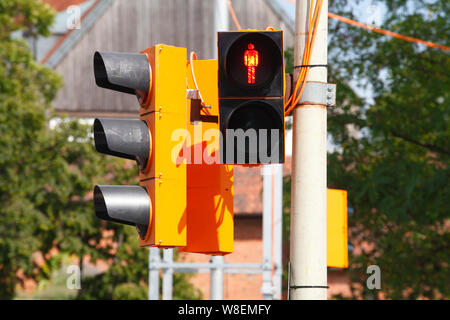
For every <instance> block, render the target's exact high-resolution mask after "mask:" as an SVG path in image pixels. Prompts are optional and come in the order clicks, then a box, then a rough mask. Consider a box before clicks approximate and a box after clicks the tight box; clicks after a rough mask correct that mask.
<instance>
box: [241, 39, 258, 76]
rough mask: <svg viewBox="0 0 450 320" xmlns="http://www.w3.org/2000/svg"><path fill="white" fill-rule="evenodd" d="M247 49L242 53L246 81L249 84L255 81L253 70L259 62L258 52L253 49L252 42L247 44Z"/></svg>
mask: <svg viewBox="0 0 450 320" xmlns="http://www.w3.org/2000/svg"><path fill="white" fill-rule="evenodd" d="M247 48H248V49H247V50H245V53H244V65H245V66H246V67H247V82H248V83H249V84H254V83H255V79H256V77H255V71H256V67H257V66H258V64H259V53H258V50H255V46H254V45H253V43H249V44H248V47H247Z"/></svg>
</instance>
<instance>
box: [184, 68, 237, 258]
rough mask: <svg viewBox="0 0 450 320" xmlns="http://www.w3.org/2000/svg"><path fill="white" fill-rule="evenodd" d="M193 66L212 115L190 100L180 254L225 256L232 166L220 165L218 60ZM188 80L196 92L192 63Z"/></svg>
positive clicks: (230, 226)
mask: <svg viewBox="0 0 450 320" xmlns="http://www.w3.org/2000/svg"><path fill="white" fill-rule="evenodd" d="M193 67H194V73H195V79H196V82H197V85H198V88H200V93H201V96H202V97H203V99H204V102H205V105H207V106H208V108H207V110H208V112H207V113H209V115H207V114H204V113H205V112H204V111H200V109H199V108H197V107H196V106H194V101H193V100H188V112H189V113H190V115H189V119H188V132H189V136H190V139H191V141H190V143H189V144H188V148H189V150H190V152H189V153H190V155H189V156H190V159H188V160H190V161H189V164H188V165H187V226H188V227H187V245H186V246H185V247H184V248H180V251H184V252H193V253H204V254H213V255H225V254H228V253H231V252H233V240H234V234H233V230H234V225H233V166H232V165H223V164H220V140H219V139H220V127H219V123H220V122H219V120H220V119H219V103H218V88H217V68H218V67H217V60H194V61H193ZM187 79H188V88H189V89H195V84H194V81H193V77H192V72H191V66H190V64H189V63H188V65H187ZM197 102H198V101H197Z"/></svg>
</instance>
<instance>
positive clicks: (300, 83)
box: [285, 0, 323, 116]
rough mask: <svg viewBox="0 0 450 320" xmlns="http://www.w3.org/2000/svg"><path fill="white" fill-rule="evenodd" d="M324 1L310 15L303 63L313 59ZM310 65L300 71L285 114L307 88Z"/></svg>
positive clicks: (319, 2)
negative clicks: (313, 49) (312, 54)
mask: <svg viewBox="0 0 450 320" xmlns="http://www.w3.org/2000/svg"><path fill="white" fill-rule="evenodd" d="M322 3H323V0H318V1H317V2H316V6H315V9H314V12H313V14H311V11H310V16H309V18H308V20H309V26H308V37H307V40H306V46H305V50H304V53H303V60H302V65H306V66H307V65H309V63H310V60H311V53H312V48H313V44H314V40H315V37H316V31H317V26H318V20H319V16H320V15H319V13H320V11H321V9H322ZM311 6H312V1H311ZM311 30H312V34H311ZM309 69H310V68H309V67H302V70H301V72H300V75H299V77H298V79H297V83H296V86H295V90H294V91H293V94H292V95H291V98H292V99H291V98H289V101H291V106H290V107H289V108H288V109H287V110H285V116H286V115H289V113H290V112H291V111H292V110H293V109H294V108H295V106H296V105H297V103H298V101H299V100H300V98H301V96H302V94H303V90H304V89H305V85H304V84H305V82H306V79H307V77H308V72H309ZM299 89H300V92H298V94H296V93H297V91H298V90H299ZM289 101H288V103H287V104H286V105H285V107H287V106H288V105H289Z"/></svg>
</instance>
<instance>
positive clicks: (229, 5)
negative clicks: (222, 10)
mask: <svg viewBox="0 0 450 320" xmlns="http://www.w3.org/2000/svg"><path fill="white" fill-rule="evenodd" d="M227 5H228V10H229V11H230V15H231V18H233V21H234V24H235V25H236V28H237V29H238V30H241V29H242V28H241V24H240V23H239V20H238V19H237V17H236V13H235V12H234V9H233V5H232V4H231V1H230V0H227Z"/></svg>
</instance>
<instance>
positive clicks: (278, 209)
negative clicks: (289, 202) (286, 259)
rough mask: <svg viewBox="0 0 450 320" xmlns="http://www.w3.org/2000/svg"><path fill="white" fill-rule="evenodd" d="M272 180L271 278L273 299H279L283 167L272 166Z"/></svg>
mask: <svg viewBox="0 0 450 320" xmlns="http://www.w3.org/2000/svg"><path fill="white" fill-rule="evenodd" d="M273 169H274V177H273V178H274V179H273V192H274V197H273V202H274V203H273V214H274V219H273V223H274V233H275V234H274V235H273V238H274V241H273V246H274V248H273V254H274V257H273V259H274V262H275V271H274V276H273V288H274V299H277V300H280V299H281V290H282V289H281V288H282V286H281V283H282V276H283V256H282V254H283V165H282V164H274V165H273Z"/></svg>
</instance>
